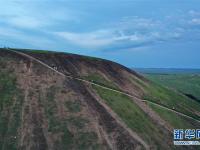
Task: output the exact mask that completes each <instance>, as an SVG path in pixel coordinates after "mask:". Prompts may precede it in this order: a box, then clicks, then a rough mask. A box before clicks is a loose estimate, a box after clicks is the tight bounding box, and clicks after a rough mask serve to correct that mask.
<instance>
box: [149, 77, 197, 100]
mask: <svg viewBox="0 0 200 150" xmlns="http://www.w3.org/2000/svg"><path fill="white" fill-rule="evenodd" d="M146 77H147V78H149V79H150V80H152V81H154V82H156V83H158V84H162V85H164V86H167V87H169V88H171V89H174V90H176V91H180V92H181V93H185V94H190V95H193V96H194V97H196V98H197V99H198V100H200V74H148V75H146Z"/></svg>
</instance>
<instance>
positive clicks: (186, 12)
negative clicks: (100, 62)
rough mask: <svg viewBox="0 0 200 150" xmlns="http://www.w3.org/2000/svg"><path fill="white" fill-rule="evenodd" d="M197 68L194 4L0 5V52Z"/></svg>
mask: <svg viewBox="0 0 200 150" xmlns="http://www.w3.org/2000/svg"><path fill="white" fill-rule="evenodd" d="M4 46H6V47H13V48H29V49H42V50H54V51H62V52H69V53H76V54H82V55H89V56H95V57H101V58H105V59H109V60H112V61H116V62H118V63H120V64H123V65H125V66H127V67H137V68H200V1H199V0H99V1H97V0H1V1H0V47H4Z"/></svg>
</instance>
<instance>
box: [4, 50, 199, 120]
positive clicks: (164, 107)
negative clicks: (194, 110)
mask: <svg viewBox="0 0 200 150" xmlns="http://www.w3.org/2000/svg"><path fill="white" fill-rule="evenodd" d="M7 50H9V51H11V52H14V53H16V54H19V55H22V56H25V57H27V58H29V59H31V60H34V61H36V62H38V63H40V64H42V65H43V66H45V67H47V68H49V69H51V70H53V71H55V72H56V73H58V74H59V75H61V76H63V77H67V78H70V79H75V80H78V81H81V82H84V83H87V84H91V85H95V86H98V87H101V88H103V89H106V90H110V91H113V92H117V93H120V94H123V95H126V96H129V97H131V98H134V99H135V100H137V101H142V102H148V103H151V104H153V105H156V106H158V107H160V108H163V109H166V110H169V111H171V112H174V113H176V114H179V115H181V116H184V117H186V118H189V119H192V120H194V121H196V122H198V123H200V120H197V119H195V118H193V117H191V116H188V115H186V114H184V113H181V112H179V111H176V110H173V109H171V108H168V107H166V106H163V105H160V104H158V103H156V102H152V101H149V100H144V99H139V98H138V97H136V96H133V95H131V94H128V93H125V92H122V91H118V90H115V89H112V88H109V87H106V86H103V85H99V84H97V83H93V82H91V81H88V80H85V79H81V78H77V77H73V76H69V75H65V74H64V73H61V72H59V71H58V70H56V69H54V68H52V67H50V66H49V65H47V64H45V63H44V62H42V61H41V60H39V59H36V58H34V57H32V56H30V55H28V54H25V53H23V52H19V51H15V50H12V49H7Z"/></svg>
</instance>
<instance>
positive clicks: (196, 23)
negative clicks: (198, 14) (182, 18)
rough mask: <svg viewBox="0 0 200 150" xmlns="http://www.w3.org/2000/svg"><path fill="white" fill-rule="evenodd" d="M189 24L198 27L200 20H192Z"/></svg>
mask: <svg viewBox="0 0 200 150" xmlns="http://www.w3.org/2000/svg"><path fill="white" fill-rule="evenodd" d="M189 23H190V24H192V25H200V18H193V19H192V20H191V21H190V22H189Z"/></svg>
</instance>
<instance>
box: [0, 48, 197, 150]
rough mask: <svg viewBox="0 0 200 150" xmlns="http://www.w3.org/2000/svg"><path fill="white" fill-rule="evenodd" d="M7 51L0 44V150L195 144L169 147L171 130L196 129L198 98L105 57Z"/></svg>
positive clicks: (162, 147)
mask: <svg viewBox="0 0 200 150" xmlns="http://www.w3.org/2000/svg"><path fill="white" fill-rule="evenodd" d="M14 51H15V50H14ZM14 51H10V50H6V49H1V50H0V149H2V150H7V149H13V150H14V149H24V150H25V149H26V150H46V149H48V150H66V149H70V150H71V149H86V150H88V149H95V150H96V149H114V150H115V149H119V150H121V149H130V150H132V149H197V147H191V146H190V147H180V146H179V147H175V146H173V135H172V131H173V128H197V127H199V125H200V123H198V122H197V121H195V120H194V119H197V120H199V118H200V111H199V110H200V105H199V103H196V102H195V101H191V100H190V99H188V98H187V97H184V96H183V95H181V94H179V93H176V92H174V91H170V90H169V89H166V88H164V87H160V86H158V85H155V84H154V83H152V82H150V81H148V80H147V79H145V78H144V77H143V76H141V75H139V74H137V73H136V72H134V71H131V70H129V69H128V68H126V67H124V66H122V65H119V64H117V63H114V62H111V61H107V60H103V59H97V58H91V57H85V56H79V55H73V54H65V53H54V52H43V51H38V52H37V51H24V50H21V51H20V53H24V54H26V55H28V56H30V57H27V56H25V55H21V54H19V53H16V52H14ZM31 57H33V58H35V59H38V60H40V61H41V62H43V63H45V64H46V65H48V66H49V67H51V68H53V69H55V70H53V69H50V68H48V67H46V66H44V65H42V64H41V63H40V62H39V61H36V60H35V59H32V58H31ZM56 71H58V72H60V73H63V74H64V75H66V76H64V75H61V74H59V73H57V72H56ZM68 76H72V77H75V78H79V79H84V80H87V81H90V82H93V83H96V84H98V85H101V86H105V87H107V88H108V89H109V88H110V89H114V90H108V89H105V88H101V86H95V84H89V83H87V82H82V81H80V80H76V79H74V78H70V77H68ZM115 90H117V91H121V92H122V93H119V92H115ZM123 92H124V93H128V94H131V95H133V96H134V97H129V96H128V95H125V94H123ZM143 99H145V100H148V101H150V102H155V103H158V104H160V105H162V106H164V107H166V108H173V109H176V110H177V111H178V112H180V113H183V114H185V115H188V116H191V117H192V118H194V119H190V118H187V117H184V116H182V115H178V114H177V113H175V112H172V111H169V110H167V109H162V108H161V107H158V106H157V105H153V104H152V103H148V101H142V100H143Z"/></svg>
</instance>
